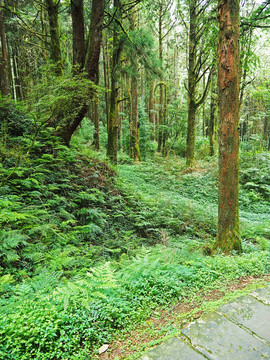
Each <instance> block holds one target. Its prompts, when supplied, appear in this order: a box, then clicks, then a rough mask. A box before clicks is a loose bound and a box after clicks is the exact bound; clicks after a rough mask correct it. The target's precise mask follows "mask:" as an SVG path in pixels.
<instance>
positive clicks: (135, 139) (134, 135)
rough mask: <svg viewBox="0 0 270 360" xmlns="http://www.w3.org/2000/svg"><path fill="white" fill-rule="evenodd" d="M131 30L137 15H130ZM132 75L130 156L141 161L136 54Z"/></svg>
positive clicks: (133, 27) (132, 60) (132, 62)
mask: <svg viewBox="0 0 270 360" xmlns="http://www.w3.org/2000/svg"><path fill="white" fill-rule="evenodd" d="M129 21H130V30H131V31H133V30H134V29H135V22H136V18H135V15H134V14H133V15H131V16H130V19H129ZM131 64H132V68H133V69H132V70H133V71H132V75H131V83H130V86H131V89H130V95H131V99H130V100H131V101H130V125H129V126H130V147H129V156H130V157H131V158H132V159H133V160H135V161H141V154H140V147H139V129H138V76H139V71H138V61H137V58H136V55H134V58H133V59H131Z"/></svg>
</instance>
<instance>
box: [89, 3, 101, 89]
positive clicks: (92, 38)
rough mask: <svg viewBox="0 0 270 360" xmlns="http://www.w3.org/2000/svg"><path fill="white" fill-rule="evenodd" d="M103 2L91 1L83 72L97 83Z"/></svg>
mask: <svg viewBox="0 0 270 360" xmlns="http://www.w3.org/2000/svg"><path fill="white" fill-rule="evenodd" d="M104 11H105V0H93V3H92V14H91V25H90V30H89V41H88V44H87V52H86V58H85V70H86V72H87V77H88V79H89V80H91V81H93V83H94V84H96V85H97V84H98V82H99V57H100V48H101V42H102V30H103V18H104Z"/></svg>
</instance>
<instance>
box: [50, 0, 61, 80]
mask: <svg viewBox="0 0 270 360" xmlns="http://www.w3.org/2000/svg"><path fill="white" fill-rule="evenodd" d="M46 4H47V12H48V17H49V24H50V37H51V48H50V50H51V59H52V62H53V64H54V66H55V68H54V71H55V74H56V75H63V60H62V52H61V42H60V27H59V18H58V10H59V1H57V0H46Z"/></svg>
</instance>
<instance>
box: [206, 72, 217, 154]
mask: <svg viewBox="0 0 270 360" xmlns="http://www.w3.org/2000/svg"><path fill="white" fill-rule="evenodd" d="M216 80H217V78H216V76H213V77H212V81H211V103H210V118H209V125H208V126H209V129H208V133H209V156H214V153H215V149H214V139H215V124H216V109H217V91H216V89H217V84H216Z"/></svg>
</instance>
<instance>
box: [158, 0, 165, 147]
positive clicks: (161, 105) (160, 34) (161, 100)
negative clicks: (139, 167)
mask: <svg viewBox="0 0 270 360" xmlns="http://www.w3.org/2000/svg"><path fill="white" fill-rule="evenodd" d="M162 17H163V4H162V2H160V4H159V19H158V22H159V23H158V41H159V60H160V62H161V64H162V62H163V32H162V29H163V28H162V25H163V24H162ZM162 81H163V77H162V75H161V76H160V83H162ZM158 113H159V116H158V152H161V150H162V144H163V129H162V126H163V122H164V96H163V86H162V85H160V86H159V112H158Z"/></svg>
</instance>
